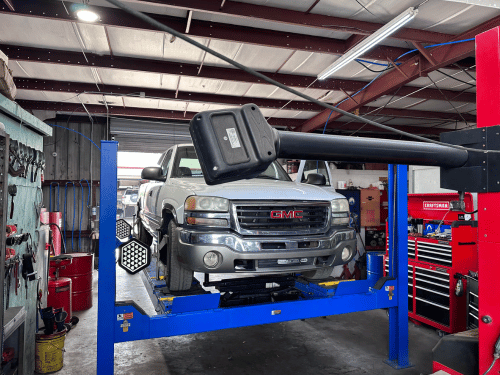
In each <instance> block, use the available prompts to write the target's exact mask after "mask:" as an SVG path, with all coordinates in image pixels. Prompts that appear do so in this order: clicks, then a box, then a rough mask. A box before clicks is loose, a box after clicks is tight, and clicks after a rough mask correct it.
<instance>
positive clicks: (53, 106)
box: [17, 100, 451, 135]
mask: <svg viewBox="0 0 500 375" xmlns="http://www.w3.org/2000/svg"><path fill="white" fill-rule="evenodd" d="M17 103H18V104H19V105H20V106H21V107H22V108H24V109H26V110H32V111H33V110H39V111H56V112H65V113H72V114H73V115H74V116H75V117H77V118H79V116H80V114H82V113H83V114H85V115H86V112H85V110H84V108H83V106H82V105H81V104H77V103H61V102H43V101H32V100H18V101H17ZM85 107H86V108H87V109H88V110H89V112H91V113H92V114H95V115H102V116H106V115H107V113H108V112H107V111H106V107H105V106H104V105H96V104H86V105H85ZM108 107H109V115H111V116H124V117H142V118H151V119H162V120H181V121H186V122H187V121H190V120H191V119H192V118H193V116H194V115H195V114H196V113H195V112H186V113H184V112H182V111H167V110H162V109H154V108H132V107H127V108H124V107H116V106H108ZM73 115H72V116H73ZM75 121H76V120H75ZM268 122H269V124H270V125H273V126H286V127H288V128H290V129H293V128H295V127H298V126H300V125H301V124H302V122H303V120H299V119H293V118H275V117H272V118H270V119H269V120H268ZM394 127H395V128H398V129H401V130H404V131H407V132H409V133H412V134H427V135H439V134H441V133H442V132H446V131H450V130H451V129H445V128H437V127H424V126H402V125H395V126H394ZM361 128H362V129H361ZM327 129H328V130H330V131H331V130H338V131H341V132H353V131H358V132H360V133H377V134H387V133H388V132H387V131H386V130H384V129H379V128H376V127H374V126H371V125H366V124H363V123H359V122H351V123H347V122H339V121H333V122H329V124H328V127H327ZM360 129H361V131H360Z"/></svg>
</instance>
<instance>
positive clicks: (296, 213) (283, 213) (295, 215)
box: [271, 211, 303, 219]
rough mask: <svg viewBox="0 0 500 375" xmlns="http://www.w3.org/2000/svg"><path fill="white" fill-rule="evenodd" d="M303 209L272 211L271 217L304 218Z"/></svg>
mask: <svg viewBox="0 0 500 375" xmlns="http://www.w3.org/2000/svg"><path fill="white" fill-rule="evenodd" d="M302 212H303V211H288V212H286V211H271V219H302V218H303V217H302V215H301V214H302Z"/></svg>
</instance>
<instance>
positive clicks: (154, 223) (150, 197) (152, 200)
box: [146, 149, 172, 230]
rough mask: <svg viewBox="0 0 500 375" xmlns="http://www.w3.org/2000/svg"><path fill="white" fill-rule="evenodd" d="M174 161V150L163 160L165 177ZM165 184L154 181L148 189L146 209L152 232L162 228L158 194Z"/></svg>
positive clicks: (162, 166)
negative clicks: (172, 160) (171, 162)
mask: <svg viewBox="0 0 500 375" xmlns="http://www.w3.org/2000/svg"><path fill="white" fill-rule="evenodd" d="M171 159H172V149H170V150H168V151H167V154H166V155H165V157H164V158H163V160H162V163H161V165H160V166H161V168H162V170H163V175H164V176H167V173H168V168H169V165H170V161H171ZM164 183H165V182H162V181H153V182H151V183H150V184H151V186H149V187H148V191H147V192H146V207H147V209H148V212H149V215H150V226H151V229H152V230H157V229H158V228H159V226H160V221H161V208H158V205H157V201H158V192H159V191H160V188H161V187H162V186H163V184H164Z"/></svg>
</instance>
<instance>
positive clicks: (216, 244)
mask: <svg viewBox="0 0 500 375" xmlns="http://www.w3.org/2000/svg"><path fill="white" fill-rule="evenodd" d="M178 231H179V241H180V244H179V257H180V259H179V260H180V262H181V263H183V264H184V265H185V266H186V267H187V268H189V269H192V270H194V271H197V272H205V273H234V272H255V273H260V272H302V271H309V270H314V269H317V268H322V267H329V266H336V265H340V264H345V263H347V262H349V261H350V260H351V259H352V258H353V257H354V255H355V254H356V239H355V232H354V230H353V229H349V228H342V229H337V230H331V231H330V232H328V233H327V234H325V235H312V236H293V237H291V236H288V237H284V238H279V237H271V238H269V237H259V238H244V237H241V236H239V235H237V234H235V233H232V232H224V233H207V232H202V231H196V230H190V229H189V230H188V229H184V228H179V229H178ZM346 247H347V248H348V249H349V251H350V255H349V257H348V259H346V260H343V259H342V251H343V249H344V248H346ZM209 251H215V252H217V253H218V255H219V262H218V264H217V266H216V267H213V268H209V267H207V266H206V265H205V263H204V262H203V257H204V256H205V254H206V253H207V252H209Z"/></svg>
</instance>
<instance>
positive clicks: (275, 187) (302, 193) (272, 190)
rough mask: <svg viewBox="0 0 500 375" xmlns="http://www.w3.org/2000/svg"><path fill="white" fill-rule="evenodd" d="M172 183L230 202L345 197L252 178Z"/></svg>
mask: <svg viewBox="0 0 500 375" xmlns="http://www.w3.org/2000/svg"><path fill="white" fill-rule="evenodd" d="M172 184H174V185H178V186H182V188H185V189H190V190H192V191H193V193H194V194H196V195H206V196H212V197H221V198H227V199H230V200H238V199H244V200H253V199H255V200H264V199H266V200H267V199H269V200H271V199H272V200H314V201H328V200H333V199H339V198H344V196H343V195H341V194H339V193H334V192H329V191H326V190H324V189H322V188H321V187H318V186H315V185H307V184H296V183H295V182H292V181H274V180H267V179H252V180H241V181H235V182H228V183H225V184H220V185H212V186H210V185H207V184H206V183H205V180H204V179H202V178H178V179H175V181H172Z"/></svg>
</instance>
